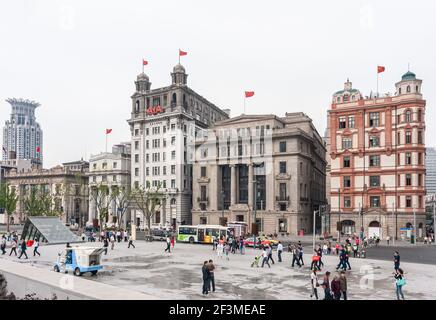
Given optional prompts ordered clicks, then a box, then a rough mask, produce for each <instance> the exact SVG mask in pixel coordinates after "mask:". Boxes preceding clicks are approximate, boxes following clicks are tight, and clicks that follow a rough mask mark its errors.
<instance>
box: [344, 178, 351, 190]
mask: <svg viewBox="0 0 436 320" xmlns="http://www.w3.org/2000/svg"><path fill="white" fill-rule="evenodd" d="M343 181H344V188H351V177H350V176H344V177H343Z"/></svg>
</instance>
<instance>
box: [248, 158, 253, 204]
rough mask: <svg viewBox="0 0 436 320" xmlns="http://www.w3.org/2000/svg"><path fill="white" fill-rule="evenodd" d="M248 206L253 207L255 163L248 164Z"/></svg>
mask: <svg viewBox="0 0 436 320" xmlns="http://www.w3.org/2000/svg"><path fill="white" fill-rule="evenodd" d="M248 207H249V208H253V163H249V164H248Z"/></svg>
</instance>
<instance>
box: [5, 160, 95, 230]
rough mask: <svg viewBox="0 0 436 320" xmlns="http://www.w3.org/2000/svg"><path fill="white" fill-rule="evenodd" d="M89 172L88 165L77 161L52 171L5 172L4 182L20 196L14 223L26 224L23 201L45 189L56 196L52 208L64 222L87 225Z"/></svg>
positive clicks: (13, 218) (34, 169)
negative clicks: (36, 191)
mask: <svg viewBox="0 0 436 320" xmlns="http://www.w3.org/2000/svg"><path fill="white" fill-rule="evenodd" d="M88 169H89V164H88V162H86V161H75V162H70V163H64V164H63V166H56V167H54V168H51V169H39V168H33V169H30V170H27V171H21V172H17V170H15V169H12V170H11V171H9V172H8V173H6V176H5V180H6V181H7V182H8V183H9V185H10V188H15V190H17V192H18V196H19V200H18V203H17V208H16V210H15V213H14V214H13V215H12V216H11V217H12V221H13V223H22V222H24V221H25V219H26V212H25V208H24V199H25V197H26V196H27V195H28V194H29V192H30V190H31V188H34V187H38V188H39V187H43V188H45V190H47V191H49V192H50V193H51V195H52V196H53V198H54V204H53V205H54V207H55V208H56V211H59V213H60V218H61V220H62V222H64V223H68V224H73V223H74V224H77V225H79V226H80V227H82V226H84V225H85V222H86V218H87V213H88V178H87V176H86V172H87V171H88Z"/></svg>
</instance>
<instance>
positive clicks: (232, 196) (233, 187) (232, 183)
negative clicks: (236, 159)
mask: <svg viewBox="0 0 436 320" xmlns="http://www.w3.org/2000/svg"><path fill="white" fill-rule="evenodd" d="M230 169H231V180H230V189H231V191H230V193H231V194H230V202H231V205H234V204H236V166H235V165H234V164H231V165H230Z"/></svg>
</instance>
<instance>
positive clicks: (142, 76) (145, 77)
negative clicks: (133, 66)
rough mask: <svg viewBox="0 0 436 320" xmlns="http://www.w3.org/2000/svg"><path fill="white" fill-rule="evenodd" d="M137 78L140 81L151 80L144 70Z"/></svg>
mask: <svg viewBox="0 0 436 320" xmlns="http://www.w3.org/2000/svg"><path fill="white" fill-rule="evenodd" d="M137 79H138V81H141V80H142V81H144V80H145V81H150V78H149V77H148V76H147V75H146V74H145V73H144V72H142V73H140V74H139V75H138V77H137Z"/></svg>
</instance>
